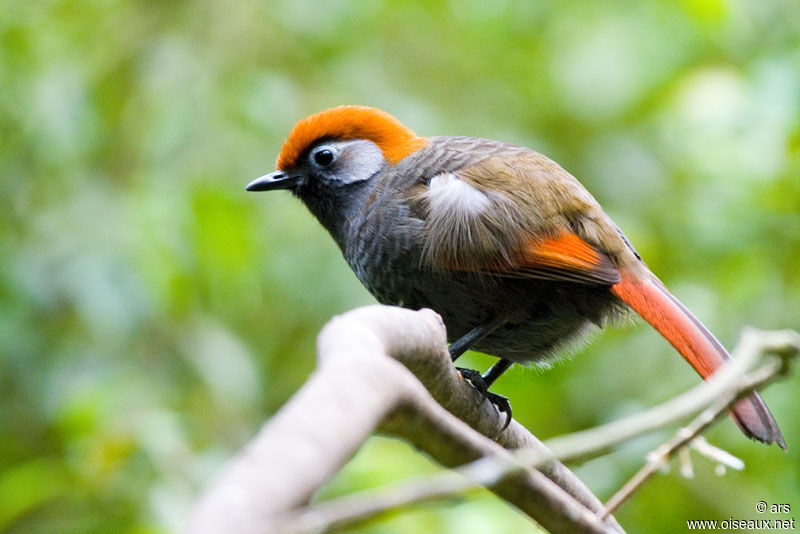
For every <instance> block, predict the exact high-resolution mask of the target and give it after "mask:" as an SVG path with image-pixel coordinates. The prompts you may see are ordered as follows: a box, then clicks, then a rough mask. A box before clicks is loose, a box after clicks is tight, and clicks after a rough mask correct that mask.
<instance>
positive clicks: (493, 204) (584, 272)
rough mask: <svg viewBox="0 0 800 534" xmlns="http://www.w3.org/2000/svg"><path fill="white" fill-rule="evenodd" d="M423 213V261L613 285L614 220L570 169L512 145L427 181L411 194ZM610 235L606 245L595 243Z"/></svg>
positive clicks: (439, 265)
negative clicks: (421, 189)
mask: <svg viewBox="0 0 800 534" xmlns="http://www.w3.org/2000/svg"><path fill="white" fill-rule="evenodd" d="M414 200H415V202H418V203H419V207H420V209H419V210H418V211H419V212H421V213H422V214H423V216H424V219H425V232H426V247H425V251H424V256H423V262H424V263H425V264H427V265H428V266H430V267H432V268H434V269H457V270H466V271H473V272H482V273H492V274H495V275H502V276H514V277H529V278H541V279H551V280H571V281H575V282H581V283H587V284H604V285H605V284H609V285H610V284H614V283H616V282H618V281H619V280H620V276H619V270H618V267H617V263H615V261H614V259H613V258H614V257H615V254H614V250H616V249H618V248H619V247H620V244H622V246H623V247H624V243H623V242H622V241H621V238H620V237H619V234H618V232H617V230H616V227H615V226H613V223H611V221H610V220H608V218H607V217H606V216H605V214H604V213H603V212H602V210H601V209H600V207H599V205H598V204H597V202H596V201H595V200H594V198H593V197H592V196H591V195H590V194H589V193H588V191H586V189H585V188H584V187H583V186H582V185H581V184H580V183H578V181H577V180H575V178H574V177H572V176H571V175H570V174H569V173H567V172H566V171H564V170H563V169H562V168H561V167H559V166H558V165H557V164H555V163H554V162H552V161H551V160H549V159H547V158H546V157H544V156H542V155H541V154H537V153H535V152H533V151H528V150H523V149H519V148H518V147H512V148H511V149H509V153H507V154H504V153H502V152H500V153H495V154H492V155H491V156H489V157H487V158H485V159H483V160H481V161H479V162H478V163H475V164H472V165H469V166H466V167H463V168H459V169H457V170H455V171H450V172H448V171H447V170H443V171H442V172H441V173H439V174H436V175H434V176H433V177H431V179H430V180H429V181H428V184H427V187H426V188H425V189H424V190H423V191H422V192H418V193H417V194H416V195H415V197H414ZM606 234H609V235H611V237H612V239H611V242H612V248H611V250H610V251H609V250H602V249H601V247H600V246H598V244H597V243H600V242H603V240H602V238H603V236H605V235H606Z"/></svg>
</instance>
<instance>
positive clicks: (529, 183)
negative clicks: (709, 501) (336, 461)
mask: <svg viewBox="0 0 800 534" xmlns="http://www.w3.org/2000/svg"><path fill="white" fill-rule="evenodd" d="M276 169H277V170H276V171H274V172H271V173H269V174H266V175H264V176H262V177H260V178H257V179H255V180H253V181H252V182H250V183H249V184H247V186H246V188H245V189H246V190H247V191H270V190H288V191H290V192H291V193H292V194H293V195H294V196H296V197H297V198H299V199H300V201H301V202H302V203H303V204H305V206H306V207H307V208H308V209H309V211H310V212H311V213H312V214H313V215H314V216H315V217H316V218H317V220H318V221H319V222H320V223H321V224H322V226H323V227H324V228H325V229H326V230H327V231H328V233H330V235H331V237H332V238H333V239H334V241H335V242H336V243H337V245H338V246H339V248H340V249H341V252H342V254H343V256H344V258H345V260H346V261H347V263H348V264H349V266H350V267H351V268H352V270H353V271H354V273H355V275H356V276H357V277H358V279H359V280H360V281H361V283H362V284H363V285H364V286H365V287H366V288H367V290H368V291H369V292H370V293H372V295H373V296H374V297H375V298H376V299H377V300H378V301H379V302H380V303H382V304H389V305H396V306H402V307H406V308H411V309H421V308H431V309H433V310H434V311H436V312H437V313H438V314H439V315H440V316H441V317H442V319H443V321H444V324H445V326H446V329H447V335H448V341H450V342H451V345H450V352H451V355H452V357H453V359H454V360H455V359H456V358H458V356H460V355H461V354H462V353H463V352H465V351H466V350H467V349H474V350H477V351H480V352H484V353H487V354H490V355H492V356H495V357H497V358H498V361H497V362H496V363H495V364H494V365H492V367H491V368H490V369H489V370H488V371H487V372H486V373H485V374H483V375H481V374H480V373H478V372H477V371H470V370H466V369H460V370H461V371H462V373H464V376H465V377H466V378H468V379H470V381H471V382H473V384H475V385H476V386H477V387H478V388H479V389H481V390H482V391H483V392H484V394H487V395H491V396H490V400H492V401H493V402H495V403H496V404H497V405H498V407H499V408H500V409H501V410H503V411H506V412H507V414H508V416H509V418H510V415H511V411H510V406H509V405H508V404H507V402H506V401H505V400H504V399H505V397H502V396H501V395H497V394H494V393H492V392H487V388H488V387H490V386H491V385H492V383H493V382H494V381H495V380H496V379H497V378H498V377H499V376H500V375H501V374H502V373H503V372H505V371H506V370H507V369H508V368H509V367H511V366H512V365H513V364H515V363H517V364H525V365H531V364H545V363H546V362H548V361H550V360H552V359H554V358H556V357H558V356H559V354H560V353H562V352H563V351H564V349H565V348H566V347H569V346H574V345H575V343H578V342H580V341H581V340H583V339H585V338H586V337H587V334H588V333H590V332H592V331H593V330H596V329H597V328H601V327H603V326H605V325H607V324H608V323H609V322H612V321H614V320H616V319H619V318H620V317H623V316H625V315H626V314H629V313H630V310H632V311H633V312H635V313H636V314H638V315H639V316H641V317H642V318H643V319H644V320H645V321H646V322H648V323H649V324H650V325H651V326H652V327H653V328H654V329H655V330H656V331H658V332H659V333H660V334H661V335H662V336H663V337H664V338H666V340H667V341H668V342H669V343H670V344H671V345H672V346H673V347H674V348H675V349H676V350H677V352H678V353H679V354H680V355H681V356H683V358H684V359H685V360H686V361H687V362H688V363H689V364H690V365H691V366H692V367H693V368H694V369H695V370H696V371H697V372H698V373H699V374H700V376H701V377H703V378H708V377H709V376H710V375H711V374H712V373H713V372H714V371H716V370H717V369H719V368H720V367H721V366H723V365H725V363H726V361H727V360H729V358H730V356H729V354H728V352H727V351H726V349H725V348H724V346H723V345H722V344H721V343H720V342H719V341H718V340H717V338H715V337H714V335H713V334H712V333H711V332H710V331H709V330H708V329H707V328H706V327H705V326H704V325H703V323H701V322H700V320H698V319H697V318H696V317H695V316H694V315H693V314H692V312H690V311H689V310H688V309H687V308H686V307H685V306H684V305H683V304H682V303H681V302H680V301H679V300H678V299H677V298H676V297H675V296H673V294H672V293H671V292H670V291H669V290H668V289H667V288H666V286H665V285H664V284H663V283H662V282H661V281H660V280H659V279H658V278H657V277H656V275H655V274H653V273H652V272H651V270H650V269H649V268H648V267H647V265H646V264H645V263H644V261H643V260H642V258H641V256H640V255H639V254H638V253H637V252H636V250H635V249H634V247H633V245H632V244H631V242H630V241H629V240H628V239H627V237H626V236H625V235H624V234H623V233H622V231H621V230H620V229H619V228H618V227H617V225H616V224H615V223H614V222H613V221H612V220H611V218H610V217H609V216H608V215H606V213H605V212H604V211H603V209H602V208H601V207H600V204H599V203H598V202H597V200H596V199H595V198H594V197H593V196H592V195H591V194H590V193H589V191H588V190H587V189H586V188H585V187H584V186H583V185H582V184H581V183H580V182H579V181H578V180H577V179H576V178H575V177H573V176H572V175H571V174H570V173H568V172H567V171H566V170H564V169H563V168H562V167H561V166H560V165H558V164H557V163H556V162H554V161H553V160H551V159H549V158H547V157H546V156H544V155H542V154H540V153H538V152H536V151H534V150H532V149H530V148H526V147H522V146H517V145H513V144H509V143H504V142H500V141H494V140H489V139H481V138H476V137H468V136H433V137H421V136H418V135H417V134H416V133H414V131H413V130H411V129H410V128H408V127H407V126H405V125H404V124H403V123H402V122H400V121H399V120H398V119H396V118H395V117H394V116H392V115H391V114H389V113H387V112H385V111H383V110H380V109H377V108H373V107H367V106H360V105H343V106H338V107H334V108H330V109H327V110H324V111H321V112H318V113H315V114H312V115H310V116H307V117H305V118H303V119H301V120H299V121H298V122H297V123H296V124H295V125H294V127H293V128H292V130H291V131H290V133H289V135H288V137H287V138H286V140H285V141H284V143H283V145H282V147H281V150H280V153H279V155H278V158H277V162H276ZM729 412H730V415H731V416H732V418H733V420H734V421H735V422H736V424H737V425H738V426H739V428H740V429H741V430H742V432H743V433H744V434H745V435H746V436H747V437H749V438H752V439H755V440H758V441H761V442H763V443H766V444H771V443H776V444H778V446H780V447H781V448H783V449H785V448H786V443H785V441H784V438H783V436H782V434H781V431H780V429H779V428H778V424H777V423H776V421H775V419H774V417H773V415H772V414H771V413H770V411H769V409H768V408H767V406H766V404H765V403H764V401H763V400H762V398H761V397H760V395H759V394H758V393H757V392H752V393H750V394H749V395H748V396H746V397H744V398H742V399H741V400H738V401H737V402H736V403H734V404H733V405H732V406H731V407H730V409H729ZM506 424H508V420H507V421H506Z"/></svg>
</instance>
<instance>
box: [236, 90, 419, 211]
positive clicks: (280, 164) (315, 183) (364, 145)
mask: <svg viewBox="0 0 800 534" xmlns="http://www.w3.org/2000/svg"><path fill="white" fill-rule="evenodd" d="M427 144H428V141H427V139H425V138H423V137H418V136H417V135H416V134H415V133H414V132H413V131H411V130H410V129H409V128H407V127H406V126H404V125H403V124H402V123H401V122H400V121H398V120H397V119H396V118H394V117H393V116H391V115H389V114H388V113H386V112H385V111H381V110H379V109H376V108H370V107H366V106H339V107H335V108H332V109H328V110H325V111H322V112H320V113H316V114H314V115H310V116H308V117H306V118H304V119H301V120H300V121H298V122H297V124H295V125H294V128H292V131H291V133H289V137H287V139H286V141H285V142H284V143H283V147H282V148H281V152H280V154H279V155H278V161H277V163H276V168H277V170H276V171H275V172H272V173H270V174H267V175H264V176H262V177H260V178H257V179H256V180H253V181H252V182H250V183H249V184H248V185H247V188H246V189H247V190H248V191H270V190H274V189H288V190H290V191H292V192H294V193H295V194H296V195H298V196H299V197H300V198H302V199H304V200H305V198H304V197H305V195H304V191H306V190H308V191H312V190H313V191H333V190H337V189H341V188H343V187H345V186H348V185H350V184H355V183H360V182H364V181H366V180H369V179H370V178H373V177H375V176H377V175H379V174H381V171H383V170H385V169H386V168H387V167H388V166H390V165H394V164H396V163H397V162H399V161H400V160H402V159H403V158H405V157H406V156H408V155H409V154H411V153H413V152H416V151H417V150H419V149H420V148H422V147H424V146H426V145H427Z"/></svg>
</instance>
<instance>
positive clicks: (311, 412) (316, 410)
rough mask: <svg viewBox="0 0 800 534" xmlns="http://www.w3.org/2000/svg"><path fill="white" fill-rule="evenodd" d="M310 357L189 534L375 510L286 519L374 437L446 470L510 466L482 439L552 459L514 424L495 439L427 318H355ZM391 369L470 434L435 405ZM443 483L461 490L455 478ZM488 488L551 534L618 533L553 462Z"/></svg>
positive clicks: (293, 525)
mask: <svg viewBox="0 0 800 534" xmlns="http://www.w3.org/2000/svg"><path fill="white" fill-rule="evenodd" d="M317 353H318V361H319V366H318V369H317V370H316V371H315V372H314V373H313V374H312V376H311V377H310V378H309V380H308V381H307V382H306V384H305V385H304V386H303V387H302V388H301V389H300V391H298V393H297V394H295V396H294V397H292V399H291V400H290V401H289V402H288V403H287V404H286V405H285V406H284V407H283V408H281V410H280V411H279V412H278V413H277V414H276V415H275V416H274V417H273V418H272V419H271V420H270V421H268V422H267V424H265V426H264V427H263V428H262V430H261V431H260V432H259V434H258V435H257V436H256V437H255V438H254V439H253V440H252V442H251V443H250V444H248V446H247V447H246V448H245V449H244V450H243V451H241V452H240V453H239V454H238V455H237V456H235V457H234V458H233V459H232V460H231V462H230V463H229V465H228V466H227V468H226V469H225V470H224V471H223V472H222V473H221V475H220V476H219V477H218V478H217V480H216V481H215V482H214V483H212V485H211V486H210V487H209V488H208V489H207V490H206V492H205V494H204V495H203V496H202V497H201V498H200V499H199V500H198V502H197V503H196V505H195V507H194V509H193V510H192V512H191V515H190V518H189V522H188V524H187V529H186V531H187V532H191V533H208V532H222V531H224V532H241V533H246V532H275V531H282V532H287V531H306V530H307V529H316V528H319V527H322V528H327V527H329V526H330V525H332V524H334V523H336V522H337V521H339V520H344V519H346V520H347V521H352V520H353V519H354V518H355V519H357V518H358V517H363V516H366V515H371V514H373V513H374V512H375V510H376V508H375V507H374V506H368V507H367V508H369V509H366V510H364V511H363V512H357V511H354V510H353V508H352V507H351V508H349V510H350V513H349V515H346V514H345V516H343V515H342V511H343V510H345V507H344V505H343V504H342V502H341V501H337V505H336V507H335V508H333V509H332V510H331V507H328V512H327V513H325V512H324V510H325V505H324V504H322V505H318V506H317V507H316V508H314V509H310V510H305V513H301V514H299V515H298V514H296V513H292V511H295V510H297V509H298V508H300V507H302V506H303V505H305V504H307V503H308V501H309V500H310V498H311V496H312V495H313V493H314V492H315V491H316V490H317V489H318V488H319V487H320V486H321V485H322V484H324V483H325V482H326V481H327V480H328V479H329V478H330V477H332V476H333V475H334V474H335V473H336V472H338V470H339V469H340V468H341V467H342V465H344V463H346V462H347V460H348V459H349V458H350V457H351V456H352V455H353V454H354V453H355V451H356V450H357V449H358V447H359V446H360V444H361V443H362V442H363V441H364V440H365V439H366V438H367V437H368V436H369V434H370V433H371V432H372V431H373V430H375V429H380V430H381V431H384V432H388V433H392V434H395V435H398V436H400V437H402V438H404V439H406V440H408V441H410V442H411V443H412V444H414V445H415V446H417V447H418V448H420V449H421V450H423V451H424V452H426V453H428V454H429V455H431V456H432V457H433V458H434V459H436V460H437V461H439V462H440V463H442V464H443V465H445V466H455V465H461V464H464V463H467V462H469V461H472V460H475V459H477V458H482V457H486V458H492V459H495V460H496V461H498V462H501V463H509V462H511V463H514V460H513V456H512V455H511V454H510V453H509V452H508V451H506V450H505V449H504V448H503V447H502V446H501V445H498V443H495V442H494V441H492V440H490V439H488V438H486V437H485V436H486V435H489V436H494V437H496V438H497V439H498V442H499V443H501V444H502V445H505V446H512V447H519V446H526V447H538V449H539V450H541V451H542V454H546V455H547V456H548V457H549V456H550V455H549V453H548V452H547V451H546V449H544V448H543V446H542V445H541V443H540V442H538V440H536V438H534V437H533V436H532V435H530V433H529V432H527V430H525V429H524V428H523V427H522V426H520V425H519V424H517V423H516V422H513V421H512V424H511V425H510V426H509V428H507V429H506V430H505V431H502V432H501V429H502V425H503V422H504V421H503V417H501V416H500V415H499V414H498V413H497V412H496V411H495V409H494V407H493V406H492V405H491V404H490V403H488V402H487V401H486V400H485V399H484V398H483V397H482V396H481V395H480V394H479V393H477V392H476V391H475V390H474V389H473V388H472V386H470V385H469V384H468V383H467V382H466V381H465V380H463V379H462V378H461V375H460V374H458V373H457V372H456V371H455V370H454V368H453V365H452V363H451V361H450V358H449V355H448V353H447V350H446V336H445V330H444V325H443V324H442V322H441V319H440V318H439V316H438V315H436V314H435V313H434V312H432V311H430V310H422V311H419V312H413V311H409V310H405V309H400V308H392V307H386V306H369V307H365V308H360V309H357V310H353V311H351V312H348V313H347V314H344V315H342V316H339V317H336V318H334V319H333V320H331V321H330V322H329V323H328V324H327V325H326V326H325V328H324V329H323V330H322V332H321V333H320V335H319V338H318V350H317ZM389 354H391V355H392V356H393V357H394V358H396V359H393V358H389V357H386V355H389ZM398 360H399V361H398ZM400 361H402V362H403V363H404V364H406V365H407V366H408V369H412V370H413V372H414V373H415V374H417V376H419V377H420V378H421V379H422V380H423V381H424V382H425V384H426V385H427V387H428V389H429V390H430V391H432V392H435V394H436V396H437V398H439V399H440V400H441V401H442V403H443V404H445V406H446V407H447V408H448V410H450V411H452V412H453V413H455V414H456V415H458V416H459V417H462V418H463V419H464V420H466V421H467V422H468V423H470V424H471V425H474V426H475V427H476V429H477V430H478V432H476V431H475V430H473V429H472V428H470V426H468V425H467V424H465V422H463V421H462V420H459V419H458V418H456V417H454V416H453V415H452V414H451V413H449V411H448V410H445V409H444V408H442V406H441V405H440V404H438V403H437V402H436V401H434V399H433V398H432V397H431V395H430V394H429V393H428V390H426V389H425V387H423V386H422V384H421V383H420V381H419V380H418V379H417V377H415V376H414V374H412V373H411V372H409V370H408V369H407V368H406V366H405V365H402V364H401V363H400ZM479 432H480V433H479ZM481 434H483V435H481ZM545 474H546V475H547V476H545ZM445 476H446V477H449V478H450V479H451V480H453V481H456V480H457V479H459V480H457V482H458V484H461V485H463V483H462V482H461V481H460V478H461V477H460V476H456V475H452V474H447V475H445ZM548 477H549V478H548ZM554 481H556V482H558V484H556V483H555V482H554ZM448 484H450V483H449V482H446V481H445V483H444V484H443V486H442V487H447V485H448ZM473 484H474V483H473ZM559 484H560V485H561V486H562V487H560V486H559ZM487 485H488V486H490V489H492V491H494V492H495V493H497V494H498V495H500V496H501V497H502V498H504V499H505V500H507V501H508V502H510V503H512V504H514V505H515V506H516V507H518V508H519V509H520V510H522V511H523V512H525V513H527V514H528V515H530V516H531V517H532V518H534V519H536V520H537V521H538V522H539V523H540V524H541V525H542V526H544V527H545V528H547V529H548V530H550V531H551V532H556V533H558V532H591V533H596V532H612V531H616V532H620V531H621V528H620V527H619V526H618V524H617V523H616V521H614V520H613V518H608V519H607V520H605V521H603V520H602V519H601V518H600V515H601V514H602V513H603V510H604V509H603V507H602V504H601V503H600V502H599V500H598V499H597V498H596V497H595V496H594V495H592V494H591V492H590V491H589V490H588V489H587V488H586V487H585V486H584V485H583V484H582V483H581V482H580V481H579V480H578V479H577V477H575V476H574V475H572V473H571V472H569V470H567V469H566V468H565V467H564V466H563V465H561V464H557V463H554V462H547V463H546V466H545V467H544V468H543V471H542V472H540V471H537V470H535V469H531V468H527V467H524V466H521V465H518V464H516V465H515V467H514V469H511V470H509V472H508V473H501V474H500V475H499V476H496V477H494V479H493V480H491V481H489V483H487ZM440 489H441V487H440ZM409 498H413V496H406V497H405V499H406V501H407V500H408V499H409ZM425 498H427V497H425ZM576 498H577V500H576ZM412 500H413V499H412ZM356 504H357V503H356ZM377 509H385V508H382V507H380V506H379V507H377ZM319 510H323V513H322V514H320V513H319ZM315 514H316V515H315ZM326 514H327V515H326ZM337 515H338V517H339V518H340V519H337ZM287 529H288V530H287Z"/></svg>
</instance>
